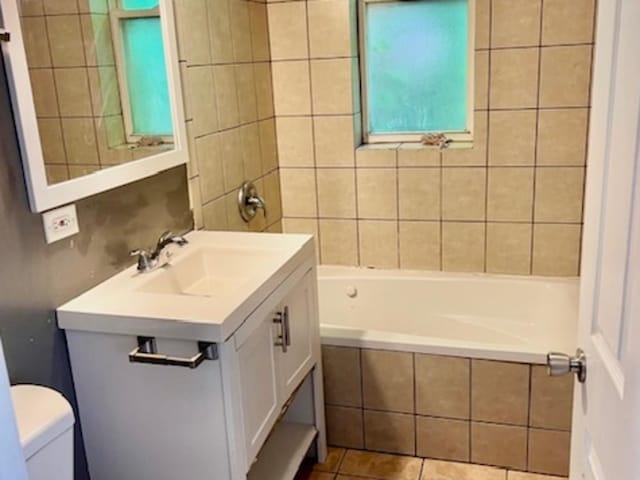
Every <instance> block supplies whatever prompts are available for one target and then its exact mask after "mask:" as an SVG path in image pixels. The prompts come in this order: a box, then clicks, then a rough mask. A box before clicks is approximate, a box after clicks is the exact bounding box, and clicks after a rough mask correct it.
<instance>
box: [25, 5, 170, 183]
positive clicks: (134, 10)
mask: <svg viewBox="0 0 640 480" xmlns="http://www.w3.org/2000/svg"><path fill="white" fill-rule="evenodd" d="M43 3H44V6H43ZM21 23H22V28H23V35H24V42H25V49H26V53H27V62H28V65H29V75H30V78H31V86H32V89H33V96H34V103H35V108H36V115H37V118H38V127H39V131H40V132H39V133H40V139H41V143H42V150H43V156H44V161H45V167H46V172H47V180H48V183H49V184H55V183H60V182H64V181H66V180H70V179H73V178H78V177H82V176H84V175H88V174H91V173H94V172H96V171H98V170H101V169H105V168H109V167H112V166H114V165H120V164H122V163H126V162H130V161H134V160H138V159H141V158H144V157H148V156H151V155H155V154H158V153H161V152H164V151H167V150H172V149H173V126H172V115H171V113H172V112H171V103H170V98H169V86H168V81H167V68H166V63H165V54H164V47H163V39H162V27H161V22H160V10H159V6H158V0H78V1H76V0H73V1H62V0H59V1H58V0H57V1H55V2H40V1H34V0H21Z"/></svg>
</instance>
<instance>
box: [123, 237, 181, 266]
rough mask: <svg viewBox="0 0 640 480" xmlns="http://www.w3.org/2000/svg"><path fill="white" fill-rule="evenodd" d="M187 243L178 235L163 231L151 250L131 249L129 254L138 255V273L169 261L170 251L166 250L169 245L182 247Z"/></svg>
mask: <svg viewBox="0 0 640 480" xmlns="http://www.w3.org/2000/svg"><path fill="white" fill-rule="evenodd" d="M187 243H189V241H188V240H187V239H186V238H184V237H182V236H180V235H174V234H173V233H171V232H164V233H163V234H162V235H160V238H158V242H157V243H156V248H155V249H153V250H152V251H149V250H142V249H139V250H133V251H131V252H130V253H129V254H130V255H131V256H132V257H138V271H139V272H140V273H148V272H151V271H153V270H155V269H156V268H158V267H162V266H164V265H166V264H167V263H169V259H170V258H171V253H170V252H169V251H168V250H167V247H168V246H169V245H178V246H180V247H184V246H185V245H186V244H187Z"/></svg>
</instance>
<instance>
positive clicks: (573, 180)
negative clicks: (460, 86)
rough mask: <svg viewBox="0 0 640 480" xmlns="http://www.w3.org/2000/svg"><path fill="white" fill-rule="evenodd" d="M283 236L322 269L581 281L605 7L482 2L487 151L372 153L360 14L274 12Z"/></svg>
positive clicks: (482, 128) (328, 0) (313, 0)
mask: <svg viewBox="0 0 640 480" xmlns="http://www.w3.org/2000/svg"><path fill="white" fill-rule="evenodd" d="M267 8H268V14H269V28H270V37H269V38H270V44H271V52H272V60H273V62H272V66H273V91H274V104H275V115H276V128H277V143H278V150H279V154H280V158H279V161H280V168H281V182H282V192H283V193H282V201H283V205H282V207H283V214H284V229H285V231H288V232H307V233H313V234H316V235H317V238H318V240H319V257H320V260H321V262H322V263H327V264H344V265H363V266H365V265H366V266H375V267H381V268H403V269H429V270H447V271H473V272H484V271H486V272H497V273H514V274H525V275H528V274H537V275H577V274H578V269H579V260H580V237H581V228H582V227H581V225H582V206H583V185H584V173H585V157H586V144H587V119H588V113H589V104H590V103H589V102H590V98H589V88H590V68H591V58H592V49H593V21H594V0H477V19H476V24H477V28H476V31H477V38H476V53H475V55H476V72H475V75H476V89H475V110H476V112H475V122H476V132H475V143H474V147H473V148H472V149H456V148H452V149H450V150H447V151H445V152H444V153H441V152H439V151H438V150H433V149H427V148H421V147H420V146H418V145H412V144H402V145H400V144H398V145H383V146H370V147H366V148H363V147H359V145H360V143H361V114H360V102H359V78H358V75H359V72H358V58H357V42H356V33H355V32H356V29H355V10H356V5H355V0H293V1H284V2H280V1H276V2H269V3H268V7H267Z"/></svg>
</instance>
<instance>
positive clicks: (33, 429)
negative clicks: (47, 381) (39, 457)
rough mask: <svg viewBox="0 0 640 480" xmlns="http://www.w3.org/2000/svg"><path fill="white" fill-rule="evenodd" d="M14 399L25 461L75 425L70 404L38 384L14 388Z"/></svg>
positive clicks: (12, 390) (57, 394) (12, 388)
mask: <svg viewBox="0 0 640 480" xmlns="http://www.w3.org/2000/svg"><path fill="white" fill-rule="evenodd" d="M11 397H12V399H13V409H14V410H15V414H16V423H17V424H18V433H19V435H20V443H21V444H22V449H23V450H24V456H25V458H26V459H29V458H31V456H32V455H33V454H35V453H36V452H37V451H38V450H40V449H41V448H42V447H44V446H45V445H47V444H48V443H50V442H52V441H53V440H55V439H56V438H57V437H59V436H60V435H62V434H63V433H64V432H66V431H67V430H69V429H70V428H71V427H72V426H73V424H74V421H75V420H74V417H73V410H72V409H71V405H69V402H67V401H66V400H65V398H64V397H63V396H62V395H61V394H60V393H58V392H56V391H55V390H52V389H50V388H45V387H39V386H37V385H14V386H12V387H11Z"/></svg>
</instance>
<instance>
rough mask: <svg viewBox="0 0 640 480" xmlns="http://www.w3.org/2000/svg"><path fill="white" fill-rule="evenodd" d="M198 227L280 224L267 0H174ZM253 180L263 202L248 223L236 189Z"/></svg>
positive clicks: (255, 227) (268, 227)
mask: <svg viewBox="0 0 640 480" xmlns="http://www.w3.org/2000/svg"><path fill="white" fill-rule="evenodd" d="M174 4H175V7H176V16H177V30H178V43H179V55H180V64H181V67H182V73H183V90H184V93H185V107H186V108H185V109H186V117H187V133H188V136H189V151H190V157H191V163H190V165H189V170H188V174H189V187H190V188H189V190H190V193H191V204H192V207H193V210H194V218H195V224H196V227H197V228H205V229H207V230H252V231H263V230H268V231H281V230H282V225H281V217H282V210H281V201H280V180H279V175H278V158H277V147H276V136H275V128H276V127H275V119H274V110H273V93H272V92H273V90H272V83H271V64H270V48H269V40H268V38H269V33H268V23H267V5H266V4H265V3H261V2H254V1H248V0H189V1H182V0H176V1H175V2H174ZM244 180H251V181H253V182H254V183H255V184H256V187H257V188H258V191H259V193H260V194H261V195H263V197H264V198H265V200H266V202H267V211H266V215H262V213H259V214H258V215H257V216H256V218H255V219H254V220H253V221H252V222H251V223H249V224H246V223H245V222H244V221H243V220H242V219H241V217H240V215H239V213H238V207H237V204H236V196H237V191H238V189H239V187H240V185H241V184H242V182H243V181H244Z"/></svg>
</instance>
